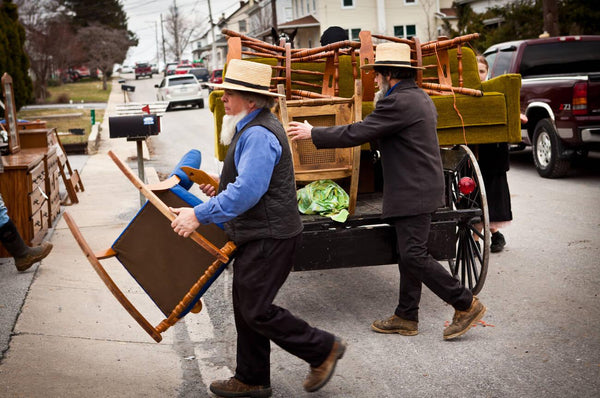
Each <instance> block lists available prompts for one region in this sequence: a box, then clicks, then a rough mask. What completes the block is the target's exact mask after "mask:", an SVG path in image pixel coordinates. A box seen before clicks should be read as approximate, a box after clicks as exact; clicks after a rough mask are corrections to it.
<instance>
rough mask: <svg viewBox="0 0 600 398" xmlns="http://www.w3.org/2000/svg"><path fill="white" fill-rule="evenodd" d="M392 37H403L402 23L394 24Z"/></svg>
mask: <svg viewBox="0 0 600 398" xmlns="http://www.w3.org/2000/svg"><path fill="white" fill-rule="evenodd" d="M394 37H404V25H399V26H394Z"/></svg>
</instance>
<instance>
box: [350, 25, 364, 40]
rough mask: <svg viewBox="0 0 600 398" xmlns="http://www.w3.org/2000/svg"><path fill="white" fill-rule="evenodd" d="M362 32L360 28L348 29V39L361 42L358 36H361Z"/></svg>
mask: <svg viewBox="0 0 600 398" xmlns="http://www.w3.org/2000/svg"><path fill="white" fill-rule="evenodd" d="M360 31H361V29H360V28H353V29H348V38H349V39H350V40H352V41H359V40H358V35H359V33H360Z"/></svg>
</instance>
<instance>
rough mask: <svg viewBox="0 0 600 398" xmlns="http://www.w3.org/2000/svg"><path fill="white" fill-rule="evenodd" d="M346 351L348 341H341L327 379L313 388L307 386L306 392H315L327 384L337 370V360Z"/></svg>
mask: <svg viewBox="0 0 600 398" xmlns="http://www.w3.org/2000/svg"><path fill="white" fill-rule="evenodd" d="M345 352H346V343H345V342H344V341H341V342H340V348H339V351H338V354H337V357H336V359H335V362H334V363H333V366H332V367H331V371H330V372H329V374H328V375H327V377H326V378H325V379H323V381H322V382H320V383H319V384H317V385H316V386H313V387H311V388H305V389H304V390H305V391H306V392H315V391H317V390H319V389H320V388H321V387H323V386H324V385H325V384H327V383H328V382H329V380H330V379H331V376H333V373H334V372H335V367H336V365H337V362H338V361H339V360H340V359H342V358H343V357H344V353H345Z"/></svg>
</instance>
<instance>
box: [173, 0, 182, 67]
mask: <svg viewBox="0 0 600 398" xmlns="http://www.w3.org/2000/svg"><path fill="white" fill-rule="evenodd" d="M179 22H180V21H179V10H178V9H177V0H173V35H174V36H175V58H177V59H176V61H177V62H181V48H180V47H179V46H180V42H179V39H180V38H179Z"/></svg>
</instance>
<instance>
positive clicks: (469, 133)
mask: <svg viewBox="0 0 600 398" xmlns="http://www.w3.org/2000/svg"><path fill="white" fill-rule="evenodd" d="M448 54H449V58H450V70H451V74H452V81H453V85H454V86H458V83H457V82H458V77H457V70H458V61H457V57H456V49H451V50H449V51H448ZM251 60H252V61H256V62H263V63H267V64H270V65H275V63H276V61H275V59H268V58H252V59H251ZM435 61H436V60H435V59H434V58H433V57H425V58H424V59H423V64H424V65H426V64H433V63H435ZM292 67H293V68H294V69H296V68H301V69H305V70H318V71H321V72H322V71H323V70H324V68H325V65H324V63H298V64H294V65H293V66H292ZM339 68H340V73H339V76H340V78H339V96H340V97H351V96H352V94H353V87H354V78H353V73H352V65H351V63H350V57H349V56H341V57H340V67H339ZM462 68H463V86H464V87H466V88H472V89H477V90H481V91H482V92H483V96H482V97H472V96H468V95H463V94H455V95H433V96H432V97H431V98H432V99H433V102H434V104H435V106H436V108H437V111H438V139H439V142H440V145H444V146H446V145H456V144H484V143H491V142H513V143H518V142H520V141H521V124H520V118H519V115H520V109H519V90H520V88H521V77H520V75H516V74H508V75H502V76H499V77H496V78H494V79H491V80H488V81H485V82H481V81H480V80H479V73H478V68H477V61H476V58H475V54H474V53H473V51H472V50H471V49H469V48H467V47H464V48H462ZM432 74H433V71H425V72H424V76H428V75H432ZM294 79H295V76H294V74H293V73H292V80H294ZM302 80H303V81H306V82H311V80H310V77H309V78H307V77H305V76H303V77H302ZM312 82H314V83H316V84H319V85H320V84H321V81H320V77H319V76H312ZM292 88H299V89H303V90H307V88H306V87H294V86H292ZM313 91H315V90H313ZM222 94H223V93H222V91H218V90H215V91H213V92H212V93H211V94H210V97H209V109H210V110H211V111H212V112H213V114H214V117H215V137H216V139H215V155H216V157H217V158H218V159H219V160H223V159H224V158H225V153H226V151H227V148H226V147H224V146H223V145H221V144H220V143H219V136H220V131H221V121H222V119H223V115H224V114H225V110H224V108H223V103H222V102H221V101H220V98H221V96H222ZM372 110H373V103H372V102H371V101H364V102H363V107H362V111H363V118H364V117H365V116H367V115H368V114H369V113H371V111H372ZM457 110H458V112H457ZM459 113H460V116H459ZM461 117H462V119H461ZM463 125H464V130H463Z"/></svg>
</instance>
